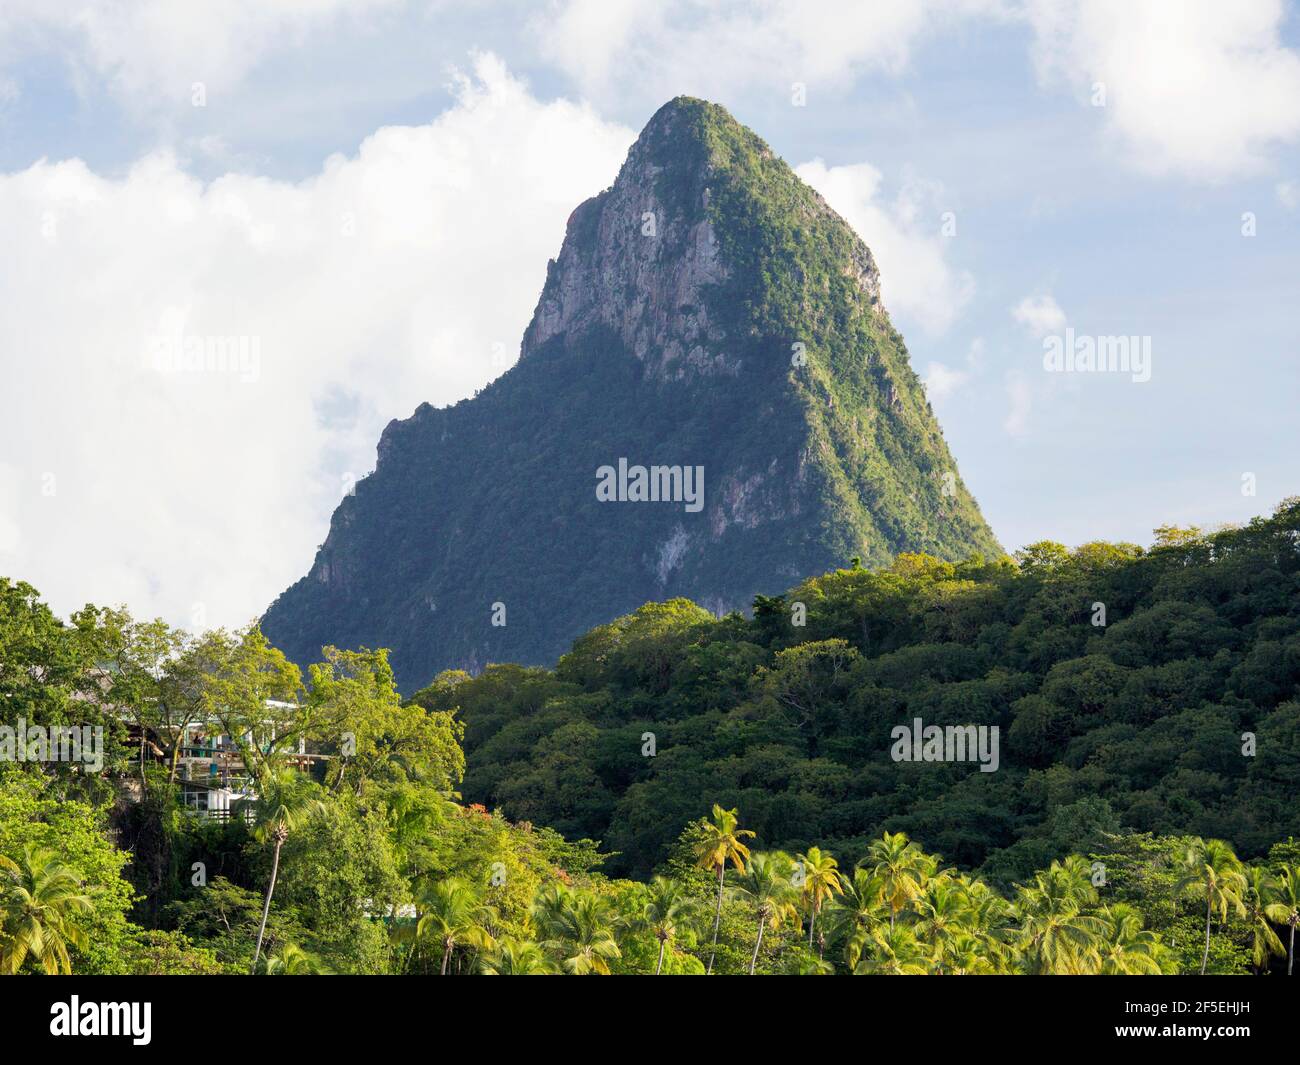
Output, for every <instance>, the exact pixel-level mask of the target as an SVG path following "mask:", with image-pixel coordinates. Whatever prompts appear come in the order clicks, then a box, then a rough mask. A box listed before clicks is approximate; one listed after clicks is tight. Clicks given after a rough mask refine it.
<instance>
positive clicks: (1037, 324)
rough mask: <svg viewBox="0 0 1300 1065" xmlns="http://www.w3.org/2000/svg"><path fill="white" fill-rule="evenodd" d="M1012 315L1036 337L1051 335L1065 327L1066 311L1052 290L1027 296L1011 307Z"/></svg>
mask: <svg viewBox="0 0 1300 1065" xmlns="http://www.w3.org/2000/svg"><path fill="white" fill-rule="evenodd" d="M1011 317H1012V318H1014V319H1015V320H1016V321H1017V322H1019V323H1020V324H1021V325H1023V326H1024V327H1025V328H1026V329H1027V330H1029V332H1031V333H1032V334H1033V335H1034V336H1036V337H1045V336H1051V335H1052V334H1054V333H1059V332H1060V331H1061V330H1062V329H1064V328H1065V312H1064V311H1063V310H1061V307H1060V305H1059V304H1058V303H1057V302H1056V298H1055V297H1054V296H1053V295H1052V294H1051V293H1050V292H1049V293H1046V294H1044V295H1041V296H1026V297H1025V298H1024V299H1022V300H1021V301H1020V302H1019V303H1017V304H1016V305H1015V306H1014V307H1013V308H1011Z"/></svg>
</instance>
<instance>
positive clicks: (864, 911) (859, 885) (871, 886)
mask: <svg viewBox="0 0 1300 1065" xmlns="http://www.w3.org/2000/svg"><path fill="white" fill-rule="evenodd" d="M884 890H885V889H884V882H883V881H882V880H881V878H880V877H879V876H878V875H876V874H875V873H873V872H872V871H871V870H870V869H861V868H859V869H854V870H853V878H852V879H849V877H847V876H845V875H844V874H843V873H841V874H840V897H839V899H838V900H837V901H836V902H835V903H834V904H833V906H832V908H831V910H830V914H829V917H830V921H831V923H832V925H833V926H834V928H835V929H836V930H837V931H838V930H842V931H843V932H844V936H845V949H844V954H845V957H844V960H845V961H846V962H848V965H849V968H850V969H853V968H856V967H857V964H858V959H859V958H860V957H861V956H862V949H863V947H865V946H866V944H867V941H868V940H869V939H870V938H871V931H872V929H873V928H874V927H875V925H876V924H878V923H879V922H880V921H883V920H885V917H886V910H885V902H884Z"/></svg>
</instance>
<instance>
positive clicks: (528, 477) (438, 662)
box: [263, 97, 1001, 690]
mask: <svg viewBox="0 0 1300 1065" xmlns="http://www.w3.org/2000/svg"><path fill="white" fill-rule="evenodd" d="M902 551H924V552H928V553H930V554H933V555H937V556H939V557H941V558H945V559H961V558H965V557H968V556H969V555H971V554H975V553H981V554H985V555H989V554H997V553H1000V551H1001V549H1000V547H999V546H998V543H997V540H996V539H995V538H994V536H993V534H992V532H991V531H990V530H989V528H988V526H987V525H986V524H985V522H984V520H983V518H982V517H981V515H980V512H979V508H978V507H977V506H976V504H975V501H974V499H973V498H972V497H971V496H970V494H969V493H968V492H967V491H966V489H965V487H964V486H963V484H962V481H961V478H960V476H959V474H958V473H957V466H956V463H955V462H954V461H953V458H952V455H951V454H950V453H949V451H948V447H947V445H946V444H945V442H944V439H943V434H942V431H941V430H940V428H939V425H938V422H937V421H936V419H935V417H934V413H933V412H932V410H931V409H930V405H929V403H928V402H927V400H926V398H925V393H924V390H923V388H922V386H921V384H920V382H919V381H918V379H917V377H916V375H915V374H914V373H913V371H912V369H911V367H910V365H909V364H908V358H907V351H906V349H905V348H904V346H903V340H902V337H901V336H900V335H899V334H898V333H897V332H896V331H895V330H894V328H893V326H892V325H891V324H890V321H889V318H888V315H887V314H886V312H885V309H884V307H883V305H882V304H881V301H880V280H879V274H878V272H877V270H876V265H875V261H874V260H873V258H872V256H871V252H870V251H869V250H868V249H867V247H866V245H864V244H863V243H862V241H861V240H860V239H858V237H857V236H856V235H855V234H854V232H853V231H852V230H851V229H850V228H849V226H848V225H847V223H845V222H844V220H843V219H842V218H840V217H839V215H837V214H836V213H835V212H834V211H832V210H831V209H830V207H828V206H827V205H826V203H825V201H824V200H822V198H821V197H820V196H819V195H818V194H817V193H816V192H814V191H813V190H812V189H811V188H809V187H808V186H807V185H805V184H804V183H803V182H801V181H800V180H799V179H798V177H796V176H795V174H794V172H793V171H792V170H791V169H790V167H789V166H787V165H786V164H785V163H784V162H783V161H782V160H780V159H779V158H777V157H776V155H774V154H773V152H772V151H771V149H770V148H769V147H768V146H767V145H766V144H765V143H764V142H763V141H762V140H761V139H759V137H757V136H756V135H755V134H754V133H753V132H751V131H750V130H748V129H746V128H745V127H744V126H742V125H740V124H739V123H738V122H736V120H735V119H733V118H732V117H731V115H730V114H728V113H727V111H725V110H724V109H723V108H721V107H719V106H717V105H715V104H710V103H707V102H705V101H702V100H695V99H690V98H687V97H679V98H677V99H675V100H673V101H671V102H670V103H668V104H665V105H664V106H663V107H662V108H660V110H659V111H658V112H657V113H656V114H655V115H654V117H653V118H652V119H651V120H650V122H649V124H648V125H647V126H646V127H645V129H644V130H643V131H642V133H641V135H640V137H639V138H638V139H637V141H636V143H635V144H634V145H633V146H632V149H631V151H630V152H629V153H628V157H627V160H626V161H625V162H624V164H623V167H622V169H621V170H620V171H619V174H618V178H617V180H616V181H615V182H614V184H613V186H612V187H611V188H609V189H606V190H605V191H604V192H602V193H600V194H599V195H597V196H594V197H593V198H591V199H590V200H587V201H586V202H585V203H583V204H581V205H580V206H579V207H578V208H577V209H576V210H575V211H574V212H573V214H572V215H571V216H570V218H569V222H568V228H567V232H566V234H565V238H564V244H563V247H562V248H561V250H560V254H559V257H558V258H557V259H554V260H552V261H551V262H550V264H549V266H548V269H547V275H546V283H545V285H544V287H543V289H542V294H541V298H540V299H539V301H538V304H537V309H536V311H535V312H534V314H533V318H532V322H531V323H530V324H529V326H528V329H527V330H526V331H525V333H524V336H523V342H522V345H521V351H520V359H519V362H518V363H517V364H516V365H515V366H514V367H513V368H512V369H510V370H509V371H508V372H507V373H505V374H504V375H503V376H502V377H501V378H499V379H498V380H497V381H495V382H493V383H492V384H491V385H490V386H488V387H487V388H486V389H484V390H483V391H482V392H481V393H479V394H478V395H477V396H475V397H474V398H473V399H469V400H463V401H461V402H460V403H457V404H456V405H455V406H452V407H447V408H442V409H434V408H433V407H431V406H429V405H428V404H423V405H421V406H420V407H419V408H418V409H417V410H416V411H415V413H414V415H412V417H410V418H408V419H406V420H404V421H394V422H392V423H391V424H389V426H388V427H387V429H385V430H384V433H383V436H382V438H381V439H380V442H379V461H378V465H377V468H376V470H375V472H374V473H373V474H371V475H370V476H369V477H367V478H366V479H365V480H363V481H362V482H361V483H359V484H358V485H357V486H356V491H355V494H354V495H351V496H349V497H347V498H345V499H344V500H343V502H342V503H341V504H340V505H339V507H338V509H337V510H336V511H335V513H334V517H333V520H332V522H331V527H330V532H329V536H328V538H327V539H326V541H325V543H324V544H323V545H322V547H321V548H320V550H319V552H318V553H317V556H316V560H315V563H314V564H313V566H312V568H311V572H310V573H309V574H308V575H307V576H306V577H304V578H303V579H302V580H300V581H298V582H297V583H296V584H294V585H293V586H292V587H291V588H289V589H288V590H287V591H286V592H284V594H282V595H281V596H280V597H279V599H277V600H276V602H275V603H274V604H273V605H272V606H271V608H270V609H269V610H268V611H267V613H266V616H265V618H264V619H263V627H264V630H265V632H266V633H267V635H268V636H269V637H270V638H271V639H272V640H273V641H274V642H275V643H276V644H278V645H279V646H280V647H282V648H283V649H284V650H285V651H286V653H288V654H289V655H290V656H291V657H292V658H294V659H296V660H298V661H308V660H312V659H313V658H314V657H315V656H316V655H317V654H318V652H319V650H320V647H321V646H322V645H323V644H327V643H333V644H337V645H340V646H348V647H354V646H359V645H366V646H371V647H377V646H383V647H389V648H391V649H392V652H393V654H392V660H393V663H394V667H395V669H396V672H397V675H398V679H399V681H400V683H401V685H402V687H403V688H404V689H407V690H409V689H410V688H411V687H413V686H416V685H419V684H423V683H426V682H427V681H428V680H429V679H430V678H431V677H432V676H433V675H434V674H435V673H437V672H438V671H439V670H441V669H444V668H450V667H461V668H466V669H469V670H471V671H473V670H476V669H478V668H481V667H482V666H484V665H485V664H487V663H488V662H500V661H517V662H525V663H542V662H551V661H553V660H554V659H555V658H556V657H557V656H558V655H559V654H560V653H562V652H563V651H564V650H566V649H567V647H568V645H569V643H570V642H571V641H572V639H573V638H574V637H575V636H577V635H578V634H580V633H582V632H585V631H586V630H587V629H589V628H591V627H593V626H595V625H597V624H600V623H603V622H605V621H608V620H610V619H612V618H614V617H615V616H617V615H620V614H624V613H627V612H628V611H630V610H632V609H634V608H636V607H637V606H640V605H641V604H642V603H644V602H646V601H647V600H651V599H664V598H669V597H673V596H686V597H689V598H691V599H694V600H695V601H696V602H698V603H700V604H702V605H704V606H706V607H708V608H709V609H711V610H715V611H726V610H732V609H743V608H745V607H747V606H748V605H749V604H750V602H751V600H752V598H753V596H754V595H755V594H756V593H775V592H779V591H783V590H784V589H785V588H786V587H788V586H790V585H792V584H794V583H795V582H796V581H798V580H799V579H801V578H802V577H804V576H806V575H808V574H811V573H817V572H821V571H823V570H825V569H828V568H831V567H834V566H837V565H843V564H844V563H845V562H846V561H847V560H848V559H849V558H851V557H854V556H857V557H859V558H861V559H862V560H863V563H864V564H867V565H879V564H885V563H888V562H889V561H890V560H891V559H892V558H893V557H894V555H896V554H897V553H899V552H902Z"/></svg>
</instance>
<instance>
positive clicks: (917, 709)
mask: <svg viewBox="0 0 1300 1065" xmlns="http://www.w3.org/2000/svg"><path fill="white" fill-rule="evenodd" d="M1298 535H1300V504H1297V503H1296V502H1289V503H1287V504H1284V505H1283V506H1282V507H1281V508H1279V510H1278V512H1277V514H1276V515H1275V516H1274V517H1272V518H1270V519H1267V520H1257V521H1255V522H1253V523H1251V524H1250V525H1249V526H1248V527H1246V528H1242V529H1232V530H1226V531H1221V532H1217V533H1214V534H1204V535H1203V534H1199V533H1196V532H1194V531H1179V530H1173V529H1166V530H1161V532H1160V534H1159V538H1158V541H1157V544H1156V546H1155V547H1153V548H1152V549H1151V550H1149V551H1143V550H1141V549H1139V548H1137V547H1133V546H1131V545H1109V544H1088V545H1085V546H1083V547H1081V548H1079V549H1077V550H1076V551H1073V552H1067V551H1066V550H1065V549H1064V548H1062V547H1060V546H1059V545H1053V544H1037V545H1034V546H1032V547H1030V548H1028V549H1026V550H1025V551H1024V552H1021V555H1020V560H1019V564H1018V565H1017V564H1015V563H1013V562H1011V561H1010V560H1004V561H1001V562H983V561H979V560H976V561H974V562H970V563H964V564H957V565H952V564H948V563H942V562H939V561H937V560H935V559H931V558H924V557H917V556H904V557H902V558H900V559H899V560H898V561H897V562H896V563H895V564H894V565H893V566H892V567H891V568H889V569H888V570H884V571H880V572H870V571H867V570H864V569H857V568H850V569H842V570H838V571H835V572H833V573H829V574H826V575H824V576H821V577H816V578H813V579H810V580H808V581H805V582H804V583H803V584H801V585H799V586H798V587H796V588H795V589H793V590H792V591H791V592H790V593H789V594H788V595H786V596H784V597H775V598H760V599H759V601H758V603H757V606H756V609H755V612H754V616H753V617H752V618H745V617H742V616H740V615H735V614H733V615H729V616H727V617H724V618H721V619H718V618H715V617H713V616H712V615H710V614H708V613H707V612H706V611H703V610H700V609H699V608H698V607H695V606H694V605H692V604H690V603H687V602H685V601H680V600H678V601H673V602H669V603H664V604H650V605H648V606H646V607H644V608H642V609H641V610H638V611H637V612H635V613H633V614H631V615H629V616H626V617H623V618H620V619H619V620H617V621H615V622H612V623H610V624H608V625H604V626H600V627H598V628H596V629H594V630H592V631H591V632H589V633H588V634H587V635H585V636H583V637H582V638H580V639H579V640H578V641H577V642H576V643H575V644H574V646H573V649H572V651H570V653H569V654H567V655H565V656H564V657H563V658H562V659H561V660H560V662H559V665H558V668H557V669H555V670H553V671H551V670H544V669H535V668H534V669H525V668H521V667H518V666H504V665H503V666H492V667H489V668H488V669H486V670H485V671H483V673H482V674H481V675H479V676H477V677H473V678H471V677H468V676H466V675H464V674H444V675H443V676H442V677H440V678H439V679H438V681H437V682H436V683H435V684H434V685H432V686H431V687H430V688H428V689H426V690H424V691H422V692H420V693H419V694H417V695H416V696H415V698H416V700H417V701H418V702H420V703H421V704H423V705H426V706H429V707H431V708H435V709H442V710H449V709H451V708H452V707H455V708H457V714H458V717H459V718H460V719H461V720H462V721H463V722H464V724H465V728H466V733H465V741H466V750H467V755H468V763H469V769H468V772H467V775H466V778H465V784H464V788H463V790H464V793H465V795H466V797H467V798H468V799H470V800H472V801H477V802H481V803H484V804H485V805H488V806H494V805H499V806H500V807H501V808H502V809H503V810H504V811H505V812H506V813H507V814H508V815H509V816H512V817H517V818H526V819H528V820H530V821H534V822H536V823H539V824H548V825H552V826H553V827H555V828H557V829H558V830H560V831H561V832H563V833H565V834H566V835H571V836H591V837H593V838H598V839H601V840H603V841H604V842H605V844H606V845H607V846H608V847H609V848H610V849H611V850H613V851H616V852H618V853H617V855H616V856H615V857H614V858H613V859H611V862H610V868H612V869H614V870H617V871H619V872H624V873H631V874H635V875H646V874H648V873H649V872H650V871H651V870H652V869H653V868H655V867H656V866H657V865H658V864H659V863H660V862H661V861H663V860H664V858H665V857H666V856H667V854H668V852H669V848H670V847H671V845H672V844H673V841H674V840H675V839H676V838H677V835H678V833H679V832H680V831H681V828H682V826H683V825H684V824H686V823H687V822H688V821H689V820H691V819H692V818H693V817H695V816H697V814H698V811H699V810H700V809H701V808H702V807H706V806H708V805H709V804H710V803H711V802H714V801H718V802H721V803H723V805H726V806H738V807H740V808H741V809H742V810H744V811H745V813H746V817H747V819H748V823H749V824H750V826H751V827H753V828H754V829H755V830H756V831H757V832H758V833H759V835H760V837H761V838H762V839H764V840H766V841H768V843H769V844H771V845H775V846H779V847H782V848H785V849H788V850H799V849H803V848H806V847H809V846H812V845H814V844H821V845H823V846H828V847H830V848H831V849H833V850H834V851H835V852H836V853H838V854H842V855H846V856H848V857H850V858H854V859H856V858H857V857H859V856H861V855H862V854H863V853H864V852H865V849H866V847H867V844H868V841H869V840H870V839H872V838H874V837H876V836H878V835H879V834H880V832H881V831H884V830H888V831H903V832H906V833H908V834H909V835H910V836H912V837H914V838H916V839H918V840H920V841H922V842H923V843H924V844H925V846H927V847H929V848H933V849H935V850H938V851H940V852H941V853H942V854H943V855H944V857H945V858H946V859H947V860H949V861H952V862H955V863H957V864H958V865H959V866H961V867H963V868H967V869H975V868H979V869H981V871H982V872H983V873H984V874H985V875H986V876H988V877H989V878H990V879H991V880H992V881H993V882H994V883H996V884H999V885H1006V884H1008V883H1010V882H1011V881H1013V880H1016V879H1019V878H1022V877H1024V876H1027V875H1029V874H1030V873H1031V872H1032V871H1033V870H1034V869H1039V868H1042V867H1044V866H1045V865H1047V864H1048V863H1049V862H1050V861H1051V860H1052V859H1054V858H1059V857H1062V856H1063V855H1065V854H1066V853H1068V852H1069V851H1070V850H1072V849H1078V848H1080V847H1095V846H1098V845H1100V840H1101V838H1102V834H1103V833H1107V832H1116V831H1120V830H1131V831H1139V832H1154V833H1157V834H1189V833H1190V834H1194V835H1204V836H1212V837H1219V838H1224V839H1228V840H1231V841H1232V842H1233V843H1234V845H1235V846H1236V847H1237V848H1238V849H1239V850H1240V851H1241V852H1242V853H1243V854H1246V855H1252V856H1253V855H1260V854H1263V853H1264V852H1265V851H1266V850H1267V849H1268V847H1269V846H1270V844H1272V843H1273V842H1274V841H1276V840H1278V839H1283V838H1286V837H1288V836H1292V835H1298V834H1300V803H1298V802H1297V801H1296V795H1297V793H1298V791H1300V699H1298V698H1297V696H1298V695H1300V691H1298V689H1297V684H1298V682H1300V594H1298V593H1300V585H1298V582H1300V553H1298V552H1297V546H1296V545H1297V537H1298ZM796 604H803V605H804V606H805V607H806V610H807V616H806V620H805V624H804V625H802V626H797V625H795V624H794V623H793V621H794V620H795V615H796V613H797V610H796ZM1100 604H1104V610H1105V616H1104V621H1105V622H1106V623H1105V624H1104V625H1102V624H1094V621H1101V620H1103V618H1102V617H1101V615H1100V613H1099V611H1100V609H1101V608H1100ZM917 717H919V718H921V719H923V720H924V721H925V722H926V723H927V724H936V725H960V724H968V723H974V724H977V725H987V726H997V727H998V728H999V730H1000V738H1001V743H1000V747H1001V751H1000V754H1001V759H1000V767H999V768H998V770H997V771H996V772H991V773H982V772H979V771H977V768H978V767H976V766H974V765H972V764H969V763H951V762H947V763H925V762H916V763H898V762H894V761H893V760H892V759H891V756H890V749H891V738H890V737H891V730H892V729H893V728H894V727H895V726H898V725H906V724H910V722H911V721H912V720H913V719H914V718H917ZM649 733H653V736H654V754H653V755H649V754H647V753H643V752H644V750H645V749H646V744H647V740H646V739H645V737H646V734H649ZM1247 734H1250V735H1249V736H1248V735H1247Z"/></svg>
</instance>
